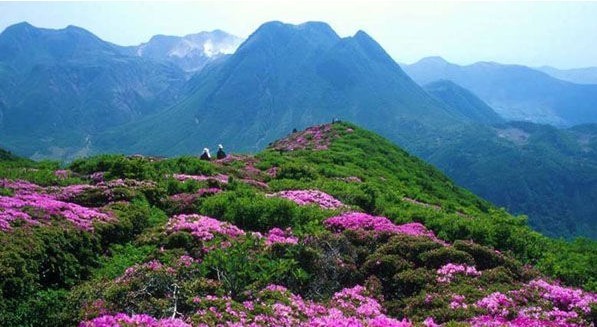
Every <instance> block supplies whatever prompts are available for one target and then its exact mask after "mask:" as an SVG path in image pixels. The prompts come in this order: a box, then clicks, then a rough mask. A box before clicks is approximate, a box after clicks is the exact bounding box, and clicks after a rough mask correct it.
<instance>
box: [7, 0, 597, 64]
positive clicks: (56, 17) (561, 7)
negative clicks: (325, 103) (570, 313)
mask: <svg viewBox="0 0 597 327" xmlns="http://www.w3.org/2000/svg"><path fill="white" fill-rule="evenodd" d="M596 17H597V2H449V1H441V2H431V1H417V2H396V1H374V0H373V1H351V0H348V1H327V2H326V1H312V0H303V1H290V0H267V1H226V0H219V1H195V2H0V30H4V28H6V27H7V26H10V25H12V24H15V23H19V22H22V21H27V22H29V23H31V24H32V25H34V26H37V27H44V28H64V27H66V26H67V25H76V26H79V27H83V28H85V29H87V30H89V31H91V32H92V33H94V34H96V35H97V36H99V37H100V38H102V39H104V40H106V41H109V42H112V43H116V44H119V45H136V44H140V43H142V42H146V41H147V40H149V39H150V38H151V36H153V35H156V34H166V35H181V36H182V35H186V34H190V33H197V32H200V31H210V30H214V29H221V30H224V31H226V32H229V33H231V34H235V35H237V36H240V37H248V36H249V35H250V34H251V33H252V32H253V31H254V30H255V29H257V27H259V25H261V24H262V23H264V22H267V21H272V20H279V21H283V22H286V23H295V24H298V23H302V22H305V21H324V22H327V23H329V24H330V25H331V26H332V28H334V29H335V30H336V32H337V33H338V34H339V35H340V36H351V35H354V34H355V33H356V32H357V31H358V30H364V31H365V32H367V33H368V34H369V35H371V36H372V37H373V38H374V39H375V40H377V41H378V42H379V43H380V44H381V45H382V46H383V47H384V48H385V49H386V51H387V52H388V53H389V54H390V55H391V56H392V57H393V58H394V59H395V60H396V61H398V62H401V63H412V62H415V61H417V60H419V59H421V58H423V57H427V56H442V57H443V58H445V59H446V60H448V61H450V62H453V63H457V64H471V63H474V62H477V61H495V62H500V63H507V64H522V65H528V66H542V65H550V66H554V67H557V68H577V67H588V66H597V42H596V41H597V19H596Z"/></svg>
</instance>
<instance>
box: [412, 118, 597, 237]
mask: <svg viewBox="0 0 597 327" xmlns="http://www.w3.org/2000/svg"><path fill="white" fill-rule="evenodd" d="M596 131H597V130H596V129H595V126H594V125H593V126H585V127H584V130H582V131H581V130H558V129H556V128H554V127H552V126H548V125H537V124H532V123H521V122H516V123H508V124H501V125H495V127H494V128H493V129H472V130H469V131H467V132H466V133H465V134H463V135H461V136H460V137H458V138H455V139H453V140H451V142H446V143H444V144H442V146H439V147H436V148H430V149H428V150H429V152H427V153H426V154H423V157H424V158H425V159H426V160H427V161H428V162H431V163H433V164H434V165H436V166H437V167H438V168H440V169H441V170H442V171H443V172H444V173H446V174H447V175H449V176H450V177H451V178H453V179H454V180H455V181H456V182H457V183H458V184H459V185H462V186H464V187H466V188H468V189H470V190H472V191H473V192H475V194H478V195H479V196H482V197H483V198H485V199H488V200H490V201H492V202H493V203H496V204H498V205H500V206H503V207H505V208H507V209H508V211H510V212H513V213H516V214H527V215H529V218H530V224H531V225H532V226H533V227H534V228H536V229H537V230H539V231H541V232H542V233H544V234H547V235H550V236H564V237H570V236H574V235H581V236H586V237H590V238H597V220H596V219H595V217H597V208H595V206H594V205H593V203H594V201H596V200H597V174H596V172H597V147H596V146H595V132H596ZM473 139H474V141H471V140H473ZM464 167H466V168H464Z"/></svg>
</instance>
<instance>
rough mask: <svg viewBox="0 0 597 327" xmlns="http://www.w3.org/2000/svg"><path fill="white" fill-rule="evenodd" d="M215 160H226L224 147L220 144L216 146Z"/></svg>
mask: <svg viewBox="0 0 597 327" xmlns="http://www.w3.org/2000/svg"><path fill="white" fill-rule="evenodd" d="M216 158H218V159H224V158H226V152H224V147H223V146H222V145H221V144H218V152H217V153H216Z"/></svg>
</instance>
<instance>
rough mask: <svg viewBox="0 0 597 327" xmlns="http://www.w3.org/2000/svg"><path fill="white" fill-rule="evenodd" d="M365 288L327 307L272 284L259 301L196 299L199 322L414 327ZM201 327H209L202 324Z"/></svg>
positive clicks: (352, 290) (349, 292) (350, 290)
mask: <svg viewBox="0 0 597 327" xmlns="http://www.w3.org/2000/svg"><path fill="white" fill-rule="evenodd" d="M364 292H365V289H364V288H363V287H362V286H359V285H357V286H355V287H353V288H347V289H344V290H342V291H340V292H338V293H336V294H335V295H334V296H333V298H332V300H331V301H330V302H329V303H328V304H327V305H322V304H319V303H315V302H312V301H305V300H303V298H302V297H301V296H300V295H295V294H292V293H290V292H289V291H288V290H287V289H286V288H285V287H283V286H279V285H269V286H268V287H266V288H265V289H263V290H262V291H261V292H259V293H258V294H257V298H255V299H252V300H247V301H245V302H243V303H242V304H241V303H236V302H234V301H232V300H231V299H230V298H229V297H215V296H206V297H203V298H195V300H194V301H193V302H194V303H196V304H198V305H199V309H198V310H197V314H196V316H195V317H194V320H195V321H213V320H215V321H218V324H217V325H216V326H238V327H241V326H255V327H257V326H306V327H324V326H325V327H329V326H338V327H340V326H354V327H364V326H372V327H378V326H380V327H381V326H396V327H411V326H412V324H411V323H410V322H409V321H408V320H406V319H404V320H396V319H393V318H390V317H387V316H386V315H385V314H384V313H383V309H382V307H381V304H380V303H379V302H378V301H377V300H375V299H374V298H372V297H369V296H366V295H365V294H364ZM210 319H211V320H210ZM199 326H207V324H203V323H200V324H199Z"/></svg>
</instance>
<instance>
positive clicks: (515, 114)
mask: <svg viewBox="0 0 597 327" xmlns="http://www.w3.org/2000/svg"><path fill="white" fill-rule="evenodd" d="M404 70H405V71H406V72H407V73H408V74H409V76H411V77H412V78H413V79H414V80H415V81H417V83H419V84H421V85H423V84H427V83H430V82H433V81H436V80H440V79H444V80H450V81H452V82H454V83H456V84H459V85H461V86H463V87H465V88H467V89H469V90H470V91H472V92H473V93H474V94H475V95H477V96H478V97H479V98H481V99H482V100H483V101H485V102H487V104H489V105H490V106H491V107H492V108H493V109H495V111H496V112H497V113H498V114H500V115H501V116H502V117H503V118H505V119H507V120H522V121H530V122H535V123H543V124H551V125H556V126H563V127H565V126H573V125H578V124H586V123H597V85H582V84H574V83H570V82H566V81H562V80H559V79H556V78H554V77H551V76H549V75H548V74H546V73H543V72H540V71H538V70H535V69H532V68H529V67H525V66H519V65H502V64H498V63H493V62H479V63H476V64H472V65H467V66H459V65H455V64H452V63H449V62H447V61H445V60H444V59H442V58H440V57H428V58H424V59H421V60H420V61H419V62H417V63H414V64H412V65H405V66H404Z"/></svg>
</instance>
